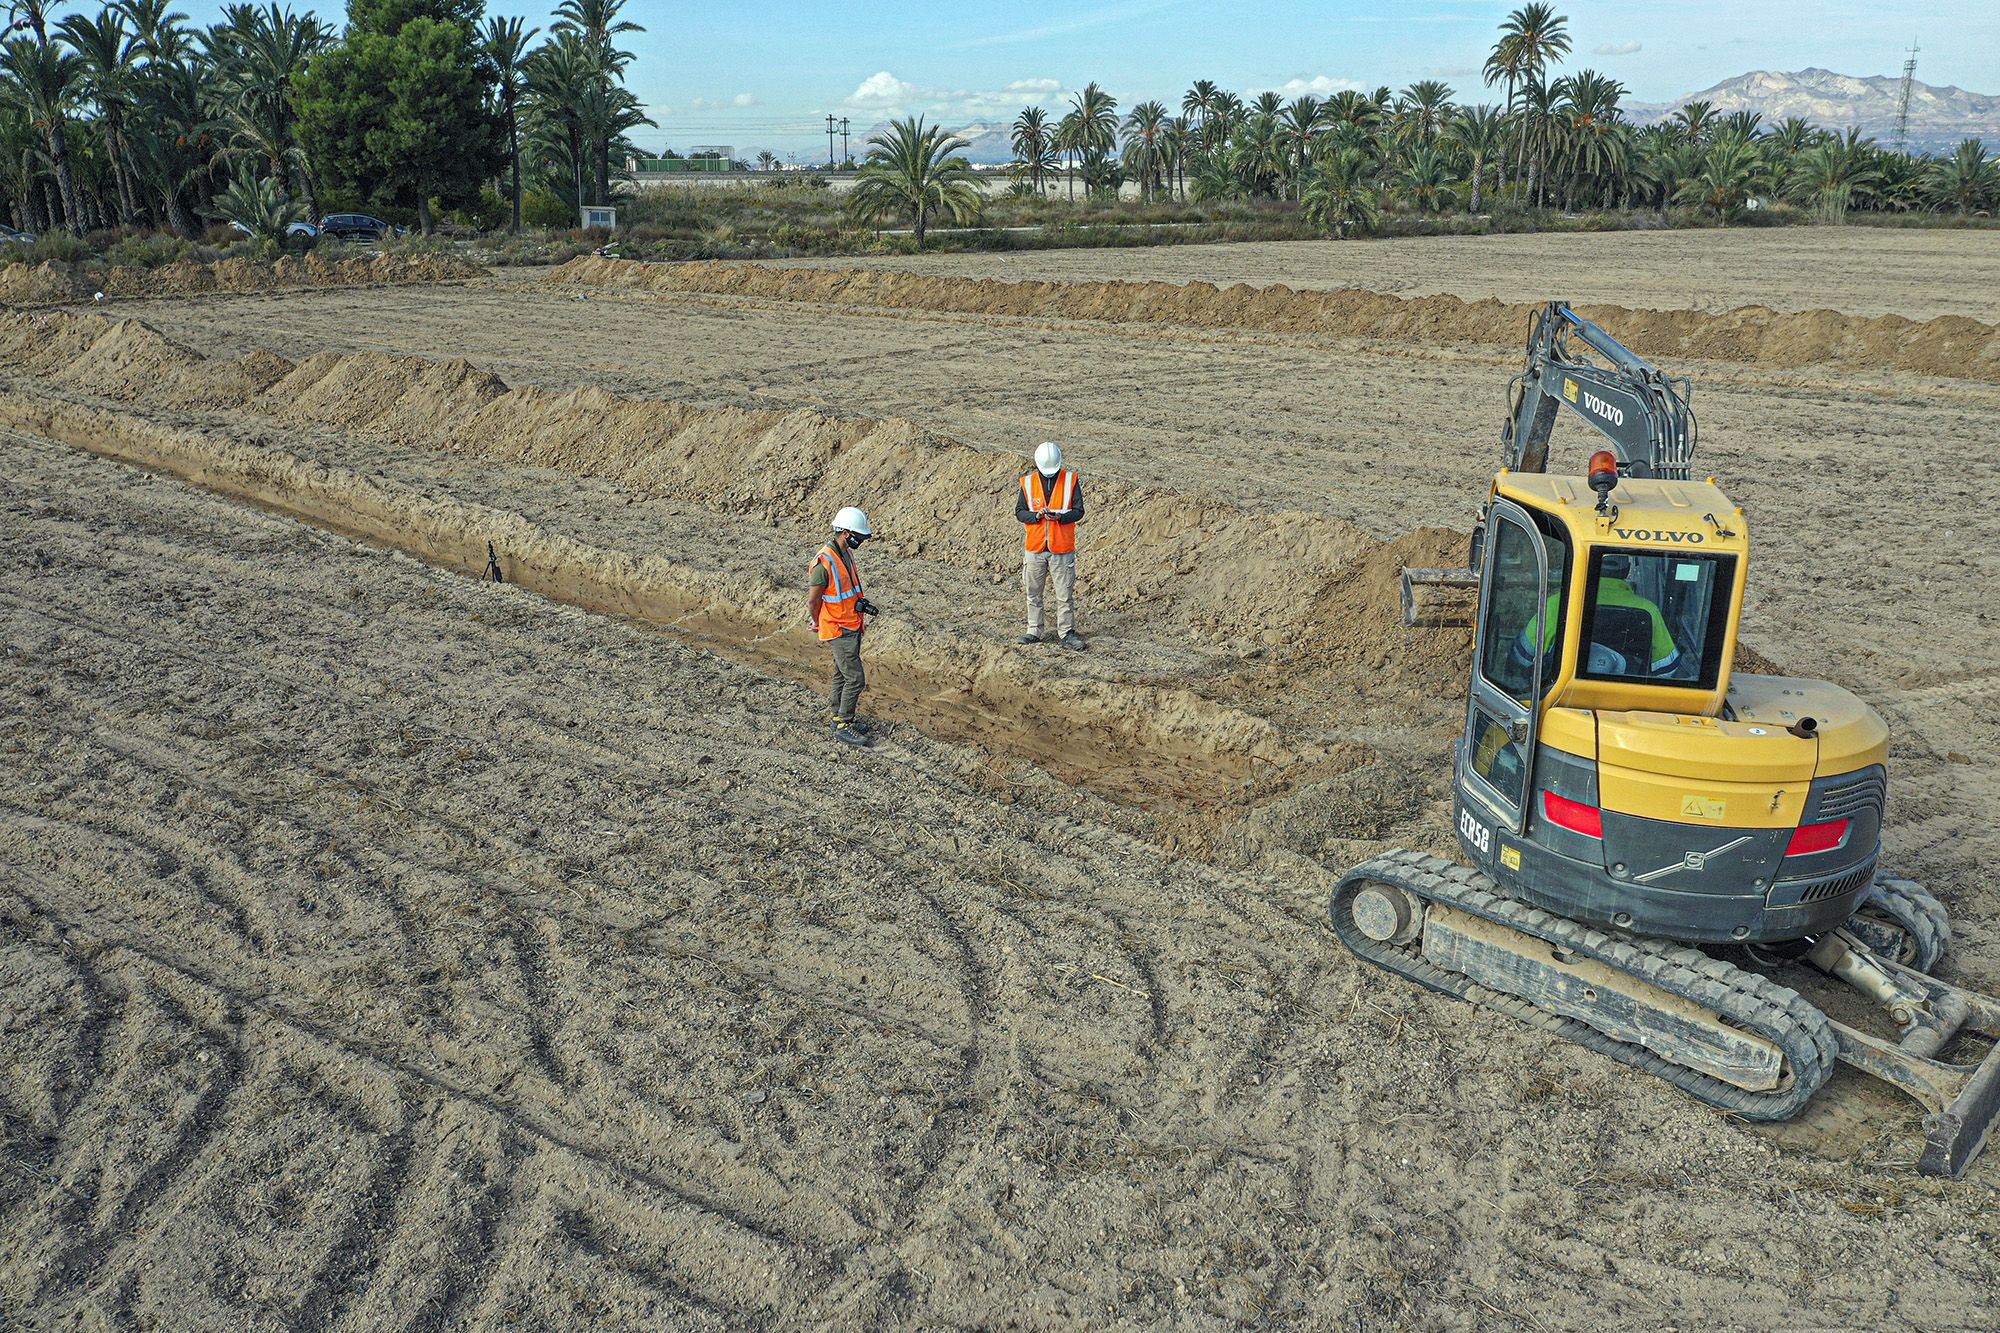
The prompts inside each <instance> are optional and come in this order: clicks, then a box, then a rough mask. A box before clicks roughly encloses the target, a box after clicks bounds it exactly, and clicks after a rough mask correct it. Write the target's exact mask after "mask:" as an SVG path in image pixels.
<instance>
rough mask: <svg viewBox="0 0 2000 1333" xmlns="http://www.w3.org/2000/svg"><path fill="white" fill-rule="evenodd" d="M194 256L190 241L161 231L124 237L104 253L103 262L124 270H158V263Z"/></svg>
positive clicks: (172, 261)
mask: <svg viewBox="0 0 2000 1333" xmlns="http://www.w3.org/2000/svg"><path fill="white" fill-rule="evenodd" d="M196 257H197V255H196V251H195V245H194V242H193V241H190V240H188V239H187V238H186V237H185V236H176V235H174V234H173V233H172V232H164V231H163V232H159V233H157V234H155V235H152V236H145V235H133V236H126V237H124V238H123V239H121V240H119V241H117V242H115V243H114V244H112V245H111V246H110V247H109V248H107V249H106V250H105V251H104V259H105V262H106V263H109V264H116V265H120V266H123V267H127V268H158V267H160V266H161V265H162V264H178V263H182V262H186V261H192V260H194V259H195V258H196Z"/></svg>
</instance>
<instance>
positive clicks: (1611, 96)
mask: <svg viewBox="0 0 2000 1333" xmlns="http://www.w3.org/2000/svg"><path fill="white" fill-rule="evenodd" d="M1555 91H1556V94H1557V96H1558V98H1559V101H1558V103H1557V112H1558V114H1559V116H1560V117H1561V120H1560V124H1561V126H1562V129H1563V135H1564V139H1565V147H1566V149H1567V156H1568V158H1569V165H1570V170H1569V179H1568V181H1567V183H1566V185H1565V187H1564V205H1565V206H1566V207H1574V205H1575V198H1576V186H1577V183H1578V179H1579V178H1580V177H1583V176H1607V177H1609V176H1615V175H1616V174H1617V172H1618V171H1619V170H1620V169H1621V168H1622V167H1623V166H1624V156H1625V141H1624V140H1623V139H1622V138H1621V137H1620V136H1619V134H1618V125H1619V120H1618V99H1619V98H1621V97H1623V96H1624V95H1625V85H1624V84H1622V83H1620V82H1618V80H1616V79H1612V78H1606V77H1605V76H1604V75H1602V74H1599V73H1598V72H1597V71H1596V70H1594V69H1581V70H1578V71H1577V72H1576V73H1575V74H1573V75H1571V76H1570V77H1569V78H1566V79H1558V80H1556V86H1555ZM1610 195H1611V183H1610V181H1609V180H1608V179H1607V181H1606V185H1605V200H1604V206H1605V207H1606V208H1609V207H1610V206H1611V197H1610Z"/></svg>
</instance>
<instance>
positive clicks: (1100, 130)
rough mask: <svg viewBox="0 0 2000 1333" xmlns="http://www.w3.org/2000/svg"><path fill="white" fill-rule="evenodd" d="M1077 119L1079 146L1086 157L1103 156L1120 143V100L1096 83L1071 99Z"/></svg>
mask: <svg viewBox="0 0 2000 1333" xmlns="http://www.w3.org/2000/svg"><path fill="white" fill-rule="evenodd" d="M1072 105H1073V106H1074V107H1075V113H1074V114H1075V116H1076V147H1077V150H1078V151H1079V152H1081V153H1082V154H1083V155H1084V156H1085V157H1102V156H1104V155H1105V154H1107V153H1109V152H1110V151H1111V150H1112V149H1113V148H1114V147H1116V146H1117V143H1118V99H1117V98H1115V97H1113V96H1112V95H1111V94H1110V93H1107V92H1105V91H1104V89H1102V88H1100V87H1098V86H1097V85H1096V84H1095V83H1087V84H1085V85H1084V87H1083V91H1082V92H1080V93H1078V94H1077V95H1076V97H1075V98H1074V99H1073V100H1072Z"/></svg>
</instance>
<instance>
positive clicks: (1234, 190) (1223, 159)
mask: <svg viewBox="0 0 2000 1333" xmlns="http://www.w3.org/2000/svg"><path fill="white" fill-rule="evenodd" d="M1242 193H1243V184H1242V182H1241V181H1239V180H1237V179H1236V172H1235V170H1234V169H1233V168H1232V167H1231V166H1230V164H1229V155H1228V154H1226V153H1204V154H1202V156H1201V157H1200V158H1198V159H1197V160H1196V161H1195V164H1194V174H1193V175H1192V176H1191V177H1189V178H1188V197H1189V198H1191V199H1193V200H1194V201H1195V202H1196V203H1198V204H1206V203H1212V202H1214V201H1216V200H1219V199H1234V198H1236V197H1238V196H1239V195H1241V194H1242Z"/></svg>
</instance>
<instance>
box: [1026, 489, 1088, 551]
mask: <svg viewBox="0 0 2000 1333" xmlns="http://www.w3.org/2000/svg"><path fill="white" fill-rule="evenodd" d="M1021 493H1022V494H1024V495H1026V496H1027V497H1028V508H1030V509H1049V510H1054V511H1056V512H1058V513H1060V512H1062V511H1063V510H1066V509H1068V508H1069V507H1070V502H1071V497H1073V496H1074V495H1075V494H1076V473H1074V472H1072V471H1070V470H1069V469H1068V468H1063V469H1062V470H1061V471H1059V472H1057V473H1056V479H1055V484H1054V485H1053V486H1051V487H1047V488H1045V487H1044V485H1043V481H1042V474H1041V473H1040V472H1038V471H1037V472H1030V473H1029V474H1028V475H1027V476H1025V477H1023V478H1021ZM1051 497H1053V503H1052V502H1051ZM1021 526H1022V527H1024V528H1026V529H1027V531H1026V532H1025V533H1024V534H1023V536H1025V537H1026V539H1027V543H1028V549H1029V550H1030V551H1037V552H1039V551H1047V552H1048V553H1049V554H1050V555H1068V554H1070V553H1071V552H1072V551H1074V550H1076V524H1074V523H1058V522H1056V521H1055V520H1054V519H1052V518H1045V519H1043V520H1042V521H1041V522H1039V523H1024V524H1022V525H1021Z"/></svg>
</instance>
